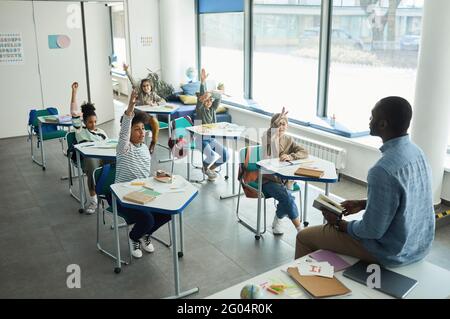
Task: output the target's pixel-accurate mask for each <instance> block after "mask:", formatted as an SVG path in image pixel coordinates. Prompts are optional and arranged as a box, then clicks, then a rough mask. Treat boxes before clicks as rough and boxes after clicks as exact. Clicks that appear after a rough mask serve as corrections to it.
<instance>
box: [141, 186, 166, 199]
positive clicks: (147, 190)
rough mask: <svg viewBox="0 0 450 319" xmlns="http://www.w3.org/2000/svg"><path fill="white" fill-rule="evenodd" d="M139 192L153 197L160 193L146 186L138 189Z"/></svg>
mask: <svg viewBox="0 0 450 319" xmlns="http://www.w3.org/2000/svg"><path fill="white" fill-rule="evenodd" d="M140 192H141V193H144V194H145V195H149V196H155V197H156V196H159V195H161V193H158V192H156V191H154V190H151V189H148V188H143V189H142V190H140Z"/></svg>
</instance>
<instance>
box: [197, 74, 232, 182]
mask: <svg viewBox="0 0 450 319" xmlns="http://www.w3.org/2000/svg"><path fill="white" fill-rule="evenodd" d="M207 77H208V75H207V74H206V71H205V69H202V72H201V77H200V80H201V83H200V93H197V106H196V108H195V112H196V113H197V116H198V117H199V118H200V119H201V120H202V124H212V123H216V122H217V119H216V110H217V108H218V107H219V105H220V102H221V95H220V94H219V93H212V92H208V91H207V90H206V83H205V82H206V78H207ZM198 144H199V145H201V146H202V152H203V154H205V156H206V158H205V160H204V161H203V173H205V174H206V176H208V180H210V181H214V180H215V179H216V178H217V173H216V172H215V171H214V170H215V169H216V168H217V167H219V166H220V165H222V164H224V163H225V162H226V161H227V159H228V153H227V150H226V149H225V148H224V147H223V145H222V144H220V143H218V142H217V141H216V140H215V139H214V138H210V137H203V138H202V139H201V143H200V141H199V143H198ZM215 153H217V154H219V156H220V158H218V159H217V160H214V157H215Z"/></svg>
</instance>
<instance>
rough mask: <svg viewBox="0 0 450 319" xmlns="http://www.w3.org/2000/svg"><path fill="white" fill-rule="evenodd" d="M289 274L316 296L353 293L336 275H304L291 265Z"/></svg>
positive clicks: (324, 296)
mask: <svg viewBox="0 0 450 319" xmlns="http://www.w3.org/2000/svg"><path fill="white" fill-rule="evenodd" d="M287 272H288V274H289V275H290V276H291V277H292V279H294V281H295V282H296V283H298V284H299V285H300V286H302V287H303V288H304V289H305V290H306V291H307V292H308V293H309V294H310V295H311V296H313V297H314V298H326V297H336V296H342V295H347V294H349V293H351V290H350V289H348V288H347V287H346V286H345V285H344V284H342V283H341V282H340V281H339V280H338V279H337V278H336V277H333V278H325V277H319V276H302V275H300V273H299V271H298V268H297V267H289V268H288V269H287Z"/></svg>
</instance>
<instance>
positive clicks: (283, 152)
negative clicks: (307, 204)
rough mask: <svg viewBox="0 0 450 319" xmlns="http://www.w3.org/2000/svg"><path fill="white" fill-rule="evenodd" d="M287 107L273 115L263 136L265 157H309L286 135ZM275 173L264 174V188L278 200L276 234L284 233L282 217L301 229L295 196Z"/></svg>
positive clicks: (282, 158) (292, 158) (284, 159)
mask: <svg viewBox="0 0 450 319" xmlns="http://www.w3.org/2000/svg"><path fill="white" fill-rule="evenodd" d="M287 113H288V112H286V111H285V109H284V108H283V110H282V111H281V113H276V114H274V115H273V117H272V119H271V121H270V128H269V129H268V130H267V131H266V132H265V133H264V135H263V137H262V146H261V147H262V154H263V158H273V157H275V158H277V157H279V158H280V161H292V160H298V159H302V158H306V157H308V152H307V151H306V150H305V149H304V148H302V147H301V146H300V145H298V144H297V143H295V141H294V140H293V139H292V137H290V136H288V135H286V134H285V133H286V130H287V127H288V118H287V116H286V115H287ZM287 182H288V181H282V180H281V179H280V178H278V177H276V176H273V175H264V176H263V185H262V190H263V193H264V195H265V196H270V197H273V198H275V199H276V200H277V201H278V205H277V209H276V213H275V218H274V219H273V223H272V229H273V234H274V235H282V234H283V230H282V229H281V219H282V218H283V217H285V216H288V217H289V218H290V220H291V221H292V223H293V224H294V226H295V228H296V229H297V231H300V226H301V222H300V218H299V214H298V209H297V205H296V204H295V198H294V196H292V194H290V193H289V192H288V189H287V187H286V183H287Z"/></svg>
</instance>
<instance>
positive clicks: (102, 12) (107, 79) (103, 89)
mask: <svg viewBox="0 0 450 319" xmlns="http://www.w3.org/2000/svg"><path fill="white" fill-rule="evenodd" d="M84 15H85V26H86V46H87V52H88V70H89V87H90V93H91V101H92V102H93V103H95V108H96V113H97V123H98V124H101V123H104V122H107V121H110V120H112V119H114V103H113V92H112V88H111V66H110V64H109V56H110V55H111V46H112V43H111V28H110V23H111V22H110V17H109V8H108V7H106V6H105V5H104V4H101V3H84Z"/></svg>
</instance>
